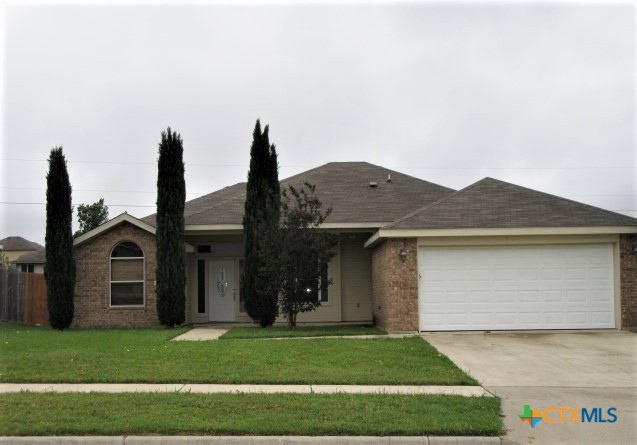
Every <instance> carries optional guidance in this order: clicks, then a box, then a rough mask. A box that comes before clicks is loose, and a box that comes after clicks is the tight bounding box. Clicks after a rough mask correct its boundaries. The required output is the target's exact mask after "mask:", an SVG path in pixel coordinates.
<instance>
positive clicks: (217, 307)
mask: <svg viewBox="0 0 637 445" xmlns="http://www.w3.org/2000/svg"><path fill="white" fill-rule="evenodd" d="M208 264H209V265H208V273H209V278H210V280H209V283H210V290H209V292H210V321H236V319H237V318H236V313H237V311H236V304H235V300H236V295H237V294H238V289H237V279H236V274H235V262H234V261H210V263H208Z"/></svg>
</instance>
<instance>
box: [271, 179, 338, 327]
mask: <svg viewBox="0 0 637 445" xmlns="http://www.w3.org/2000/svg"><path fill="white" fill-rule="evenodd" d="M281 194H282V197H283V200H282V204H281V231H280V232H281V234H280V240H281V252H280V254H279V256H278V259H279V270H280V271H281V297H280V302H279V304H280V307H281V312H282V313H283V314H285V316H286V318H287V321H288V326H289V327H290V329H295V328H296V318H297V315H298V314H299V312H309V311H313V310H316V308H317V307H319V306H320V304H321V302H320V298H319V296H320V294H319V292H320V293H321V294H322V295H325V293H326V292H327V291H328V286H329V285H330V284H332V281H331V280H330V279H329V278H328V275H327V268H328V263H329V261H330V260H331V259H332V257H333V256H334V253H333V252H332V248H333V247H334V246H335V245H336V243H337V238H336V235H334V234H330V233H327V232H325V231H322V230H320V227H321V224H323V222H324V221H325V219H326V218H327V217H329V215H330V214H331V213H332V209H330V208H328V209H327V210H325V211H324V212H323V211H322V210H321V208H322V203H321V201H320V200H319V199H318V197H317V196H316V186H314V185H310V184H309V183H305V185H304V187H301V189H296V188H295V187H293V186H289V187H288V188H287V189H284V190H283V192H282V193H281Z"/></svg>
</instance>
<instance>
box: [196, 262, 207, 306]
mask: <svg viewBox="0 0 637 445" xmlns="http://www.w3.org/2000/svg"><path fill="white" fill-rule="evenodd" d="M205 312H206V260H198V261H197V313H198V314H203V313H205Z"/></svg>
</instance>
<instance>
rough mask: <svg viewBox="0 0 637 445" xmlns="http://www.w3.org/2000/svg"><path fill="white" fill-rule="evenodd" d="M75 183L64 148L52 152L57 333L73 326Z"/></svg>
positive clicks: (50, 236) (48, 270) (51, 286)
mask: <svg viewBox="0 0 637 445" xmlns="http://www.w3.org/2000/svg"><path fill="white" fill-rule="evenodd" d="M72 223H73V207H72V204H71V182H70V180H69V174H68V171H67V169H66V159H65V158H64V154H63V153H62V147H57V148H54V149H52V150H51V154H50V156H49V172H48V173H47V175H46V237H45V243H46V264H45V266H44V278H45V280H46V301H47V305H48V308H49V322H50V323H51V326H52V327H53V328H55V329H65V328H68V327H69V326H70V325H71V323H72V322H73V315H74V305H73V294H74V292H75V255H74V253H73V232H72Z"/></svg>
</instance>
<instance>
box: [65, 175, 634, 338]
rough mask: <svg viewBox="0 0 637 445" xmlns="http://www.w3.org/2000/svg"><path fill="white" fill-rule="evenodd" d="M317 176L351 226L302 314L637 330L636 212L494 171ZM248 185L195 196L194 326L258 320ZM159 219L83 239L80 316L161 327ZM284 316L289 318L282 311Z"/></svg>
mask: <svg viewBox="0 0 637 445" xmlns="http://www.w3.org/2000/svg"><path fill="white" fill-rule="evenodd" d="M306 181H307V182H310V183H312V184H316V187H317V193H318V195H319V197H320V199H321V200H322V202H323V205H324V206H325V207H332V208H333V212H332V215H331V216H330V218H329V219H328V221H327V222H326V223H325V224H324V225H323V228H324V229H325V230H330V231H332V232H335V233H338V234H339V243H338V245H337V247H336V248H335V250H336V252H335V253H336V256H335V257H334V258H333V260H332V261H331V263H330V266H329V275H330V278H331V279H332V281H333V284H332V285H331V286H330V288H329V291H328V293H327V295H323V296H322V303H321V306H320V307H319V308H318V310H316V311H315V312H310V313H305V314H300V316H299V320H298V322H299V323H313V324H319V323H325V324H338V323H343V324H346V323H351V324H363V323H375V324H377V325H379V326H382V327H385V328H387V329H389V330H391V331H443V330H498V329H500V330H509V329H591V328H607V329H613V328H614V329H624V328H631V327H637V284H636V283H637V219H634V218H630V217H628V216H624V215H620V214H617V213H613V212H609V211H606V210H603V209H599V208H596V207H592V206H589V205H585V204H581V203H578V202H575V201H571V200H567V199H564V198H560V197H557V196H553V195H548V194H546V193H541V192H538V191H535V190H530V189H527V188H523V187H519V186H516V185H513V184H509V183H505V182H502V181H498V180H495V179H491V178H485V179H483V180H481V181H478V182H476V183H475V184H472V185H470V186H468V187H466V188H464V189H462V190H459V191H455V190H452V189H449V188H447V187H443V186H440V185H436V184H433V183H430V182H427V181H423V180H421V179H417V178H414V177H411V176H408V175H405V174H402V173H399V172H395V171H391V170H388V169H386V168H383V167H380V166H376V165H372V164H369V163H365V162H339V163H329V164H325V165H323V166H320V167H318V168H315V169H312V170H309V171H306V172H304V173H301V174H299V175H296V176H293V177H291V178H287V179H285V180H282V181H281V185H282V187H284V186H287V185H289V184H292V185H302V183H304V182H306ZM245 187H246V184H245V183H239V184H235V185H233V186H230V187H226V188H224V189H221V190H219V191H216V192H213V193H210V194H208V195H205V196H202V197H200V198H197V199H194V200H192V201H189V202H187V203H186V207H185V211H184V218H185V234H186V244H185V246H184V249H185V250H186V257H187V260H186V261H187V263H186V271H187V288H186V296H187V298H186V300H187V301H186V314H187V315H186V317H187V322H188V323H215V322H223V323H233V322H249V321H250V319H249V317H248V316H247V314H246V313H245V308H244V303H243V299H242V296H241V295H240V292H239V277H240V275H241V273H242V269H243V258H242V256H243V244H242V216H243V206H244V200H245ZM154 224H155V218H154V215H150V216H148V217H145V218H142V219H137V218H134V217H132V216H131V215H128V214H122V215H119V216H118V217H116V218H114V219H112V220H110V221H108V222H107V223H105V224H103V225H102V226H100V227H98V228H96V229H94V230H92V231H91V232H88V233H86V234H84V235H82V236H80V237H78V238H77V239H76V240H75V249H76V259H77V271H78V280H77V286H76V295H75V308H76V309H75V320H74V322H73V325H74V326H77V327H89V326H91V327H92V326H156V325H158V320H157V312H156V308H155V304H156V303H155V292H154V284H155V267H156V260H155V243H154V233H155V226H154ZM279 321H281V322H283V320H282V319H279Z"/></svg>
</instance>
